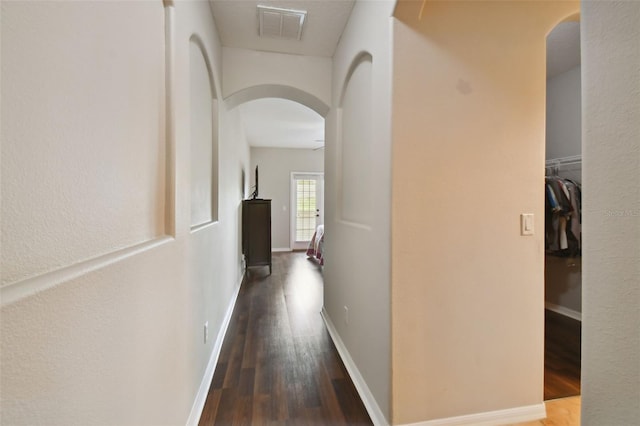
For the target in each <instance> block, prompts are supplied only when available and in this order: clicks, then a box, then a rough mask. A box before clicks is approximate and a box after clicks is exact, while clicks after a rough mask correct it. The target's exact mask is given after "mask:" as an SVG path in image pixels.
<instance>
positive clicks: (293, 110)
mask: <svg viewBox="0 0 640 426" xmlns="http://www.w3.org/2000/svg"><path fill="white" fill-rule="evenodd" d="M238 108H239V109H240V114H241V115H242V121H243V122H244V129H245V133H246V136H247V140H248V142H249V145H250V146H252V147H272V148H311V149H316V148H320V147H322V146H324V118H322V117H321V116H320V114H318V113H317V112H315V111H314V110H312V109H310V108H307V107H306V106H304V105H302V104H299V103H297V102H293V101H289V100H286V99H276V98H265V99H258V100H255V101H250V102H246V103H244V104H241V105H240V106H238Z"/></svg>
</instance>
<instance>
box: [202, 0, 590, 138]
mask: <svg viewBox="0 0 640 426" xmlns="http://www.w3.org/2000/svg"><path fill="white" fill-rule="evenodd" d="M209 2H210V4H211V9H212V11H213V16H214V19H215V21H216V25H217V28H218V31H219V33H220V39H221V42H222V45H223V46H227V47H237V48H244V49H251V50H262V51H270V52H280V53H288V54H299V55H310V56H325V57H332V56H333V54H334V51H335V49H336V46H337V44H338V41H339V40H340V37H341V35H342V32H343V30H344V27H345V25H346V23H347V20H348V19H349V15H350V14H351V9H353V5H354V3H355V0H260V1H255V0H209ZM258 4H260V5H265V6H272V7H279V8H288V9H295V10H304V11H307V16H306V19H305V24H304V27H303V30H302V37H301V40H284V39H277V38H267V37H259V36H258V11H257V6H258ZM579 64H580V23H579V22H564V23H561V24H559V25H558V26H557V27H556V28H554V30H553V31H551V33H550V34H549V36H548V37H547V77H553V76H555V75H557V74H560V73H563V72H565V71H568V70H570V69H571V68H573V67H575V66H576V65H579ZM238 108H240V111H241V115H242V117H243V122H244V124H245V132H246V135H247V139H248V141H249V145H250V146H256V147H280V148H312V149H315V148H319V147H321V146H323V145H324V142H320V141H323V140H324V119H323V118H322V117H320V115H318V114H317V113H316V112H314V111H313V110H311V109H309V108H307V107H305V106H303V105H301V104H298V103H296V102H292V101H288V100H284V99H274V98H269V99H260V100H256V101H251V102H247V103H245V104H242V105H240V106H239V107H238Z"/></svg>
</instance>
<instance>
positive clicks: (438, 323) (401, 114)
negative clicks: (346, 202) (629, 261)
mask: <svg viewBox="0 0 640 426" xmlns="http://www.w3.org/2000/svg"><path fill="white" fill-rule="evenodd" d="M420 7H421V3H420V2H413V1H400V2H398V5H397V7H396V10H395V14H394V16H395V17H396V18H397V20H396V22H395V24H394V30H395V31H394V35H393V37H394V52H393V56H394V70H393V155H392V158H393V166H392V169H393V205H392V229H393V234H392V268H391V270H392V273H393V280H392V325H393V329H392V337H393V354H392V361H393V367H392V371H393V385H392V387H393V408H392V411H393V421H394V424H405V423H412V422H422V421H428V420H436V419H450V418H451V417H457V416H464V415H474V414H478V413H484V412H493V411H498V414H496V417H499V416H509V415H512V414H513V413H527V415H529V416H534V417H535V416H538V415H539V416H542V415H543V414H544V406H543V405H542V402H543V373H544V372H543V365H544V353H543V346H544V329H543V325H544V317H543V315H544V275H543V274H544V263H543V262H544V232H543V223H544V219H543V214H544V192H543V191H544V185H543V184H542V183H543V181H544V160H545V158H544V143H545V141H544V138H545V81H546V70H545V51H546V35H547V34H548V32H549V31H550V30H551V29H552V28H553V27H554V26H555V25H556V24H557V23H558V22H560V21H561V20H563V19H565V18H567V17H569V16H570V15H572V14H575V13H577V12H578V9H579V3H578V2H475V1H455V2H427V3H426V6H425V10H424V11H423V15H422V19H420V17H419V16H420ZM374 62H375V57H374ZM521 213H533V214H534V215H535V227H536V233H535V234H534V235H533V236H521V235H520V214H521ZM511 410H513V411H511ZM474 420H476V423H480V419H479V418H475V419H474ZM500 420H502V421H503V422H504V423H517V421H515V419H509V418H508V417H503V418H501V419H500V418H498V419H496V420H495V421H496V423H497V422H498V421H500ZM523 420H524V419H520V420H518V421H523ZM447 421H449V420H447ZM467 422H468V424H471V423H473V420H472V419H467ZM443 424H444V423H443Z"/></svg>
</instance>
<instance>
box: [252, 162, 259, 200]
mask: <svg viewBox="0 0 640 426" xmlns="http://www.w3.org/2000/svg"><path fill="white" fill-rule="evenodd" d="M254 188H255V189H254V190H253V193H252V194H251V198H252V199H254V200H255V199H256V198H258V166H256V185H255V187H254Z"/></svg>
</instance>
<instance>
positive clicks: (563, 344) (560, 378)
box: [544, 310, 582, 400]
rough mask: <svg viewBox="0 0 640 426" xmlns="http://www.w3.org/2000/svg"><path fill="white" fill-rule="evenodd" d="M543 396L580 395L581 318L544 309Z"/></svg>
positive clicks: (546, 398)
mask: <svg viewBox="0 0 640 426" xmlns="http://www.w3.org/2000/svg"><path fill="white" fill-rule="evenodd" d="M544 328H545V348H544V399H545V400H550V399H556V398H564V397H567V396H575V395H580V354H581V349H580V342H581V334H580V333H581V328H582V325H581V323H580V321H577V320H574V319H572V318H569V317H566V316H564V315H560V314H558V313H556V312H553V311H549V310H546V311H545V327H544Z"/></svg>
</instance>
